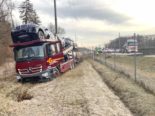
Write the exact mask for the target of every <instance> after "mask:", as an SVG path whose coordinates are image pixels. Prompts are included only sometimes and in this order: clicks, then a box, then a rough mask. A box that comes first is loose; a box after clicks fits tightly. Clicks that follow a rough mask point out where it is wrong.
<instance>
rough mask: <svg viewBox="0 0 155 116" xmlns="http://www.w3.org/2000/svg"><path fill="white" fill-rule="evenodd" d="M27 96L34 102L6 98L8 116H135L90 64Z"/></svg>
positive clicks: (30, 90) (37, 87) (45, 84)
mask: <svg viewBox="0 0 155 116" xmlns="http://www.w3.org/2000/svg"><path fill="white" fill-rule="evenodd" d="M20 86H21V85H20ZM24 94H25V93H24ZM26 95H28V96H29V95H30V96H31V99H25V100H23V101H15V100H13V99H11V97H8V98H7V101H8V102H9V103H8V105H7V106H8V107H7V106H6V108H7V113H8V114H9V115H11V116H62V115H63V116H132V113H131V112H130V111H129V109H128V108H126V107H125V105H124V104H123V103H122V101H121V100H120V99H119V97H117V96H116V95H115V94H114V93H113V92H112V91H111V90H110V89H109V88H108V87H107V85H106V84H105V83H104V82H103V81H102V79H101V77H100V75H99V74H98V73H97V72H96V71H95V70H94V68H93V67H92V65H91V64H90V63H89V62H87V61H84V62H82V63H81V64H80V65H79V66H77V67H76V68H75V69H73V70H71V71H68V72H67V73H65V74H63V75H62V76H60V77H58V78H56V79H54V80H52V81H50V82H47V83H41V84H36V85H34V86H31V87H30V88H29V89H28V88H27V90H26ZM0 98H1V97H0ZM1 114H2V113H1ZM8 114H7V115H8ZM2 115H5V112H3V114H2Z"/></svg>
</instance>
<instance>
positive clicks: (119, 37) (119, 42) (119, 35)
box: [118, 33, 120, 50]
mask: <svg viewBox="0 0 155 116" xmlns="http://www.w3.org/2000/svg"><path fill="white" fill-rule="evenodd" d="M118 38H119V40H118V41H119V50H120V33H119V34H118Z"/></svg>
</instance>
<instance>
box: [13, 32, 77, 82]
mask: <svg viewBox="0 0 155 116" xmlns="http://www.w3.org/2000/svg"><path fill="white" fill-rule="evenodd" d="M19 33H20V32H19ZM22 34H24V35H25V33H22ZM22 34H21V35H20V34H19V35H18V36H21V37H22V40H23V37H24V36H22ZM26 34H27V36H25V37H26V38H25V39H27V37H28V36H29V33H28V32H27V33H26ZM12 35H14V32H12ZM31 35H32V34H31ZM35 36H36V37H37V38H35V39H32V40H31V39H30V38H28V40H25V41H21V42H20V38H19V37H18V42H17V43H16V42H14V41H13V42H14V43H13V45H11V47H13V51H14V58H15V61H16V72H17V76H16V77H17V80H18V81H24V79H26V78H40V79H41V80H44V79H51V78H53V77H56V76H57V75H59V74H60V73H63V72H65V71H67V70H69V69H72V68H73V67H74V59H75V58H74V56H73V55H70V56H71V57H68V53H72V52H73V46H70V47H67V48H64V47H63V46H62V42H61V41H60V40H59V39H47V38H44V39H40V38H39V36H38V35H37V34H36V35H35ZM49 38H50V37H49ZM12 39H16V36H13V37H12Z"/></svg>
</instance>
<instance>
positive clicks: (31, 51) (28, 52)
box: [15, 45, 44, 61]
mask: <svg viewBox="0 0 155 116" xmlns="http://www.w3.org/2000/svg"><path fill="white" fill-rule="evenodd" d="M43 57H44V49H43V46H41V45H40V46H29V47H24V48H19V49H16V50H15V59H16V61H25V60H32V59H38V58H43Z"/></svg>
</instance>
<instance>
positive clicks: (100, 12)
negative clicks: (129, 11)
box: [58, 0, 130, 24]
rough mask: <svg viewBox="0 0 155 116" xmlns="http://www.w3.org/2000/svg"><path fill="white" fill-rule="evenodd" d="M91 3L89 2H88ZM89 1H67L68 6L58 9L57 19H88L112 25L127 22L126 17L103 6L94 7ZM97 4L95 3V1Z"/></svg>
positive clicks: (127, 18)
mask: <svg viewBox="0 0 155 116" xmlns="http://www.w3.org/2000/svg"><path fill="white" fill-rule="evenodd" d="M90 1H91V0H90ZM90 1H89V0H85V1H83V0H74V1H68V5H64V6H61V7H58V11H59V15H58V16H59V17H61V18H67V17H69V18H76V19H81V18H88V19H94V20H102V21H106V22H108V23H112V24H121V23H125V22H126V21H128V20H129V19H130V18H129V17H128V16H125V15H122V14H119V13H117V12H115V11H114V10H112V9H109V8H108V7H105V4H102V5H103V6H100V5H98V6H97V5H94V4H93V3H92V2H90ZM95 2H97V1H95Z"/></svg>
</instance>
